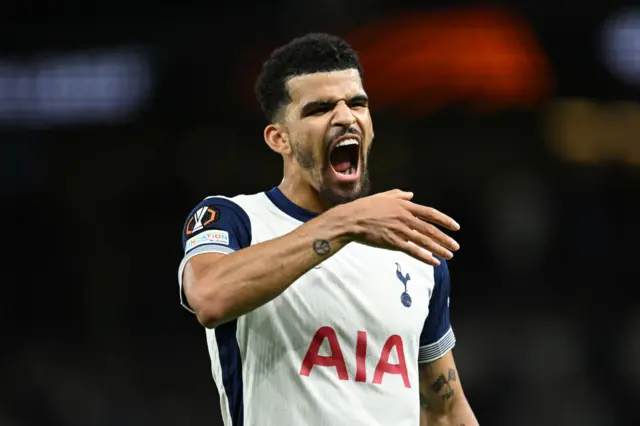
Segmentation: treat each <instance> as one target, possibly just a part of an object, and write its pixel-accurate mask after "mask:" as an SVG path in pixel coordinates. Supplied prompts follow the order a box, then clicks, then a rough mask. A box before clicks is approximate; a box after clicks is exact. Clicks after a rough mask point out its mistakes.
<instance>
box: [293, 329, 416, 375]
mask: <svg viewBox="0 0 640 426" xmlns="http://www.w3.org/2000/svg"><path fill="white" fill-rule="evenodd" d="M325 339H327V340H328V342H329V348H330V349H331V355H330V356H324V355H320V354H319V353H318V351H319V350H320V347H321V346H322V343H323V342H324V340H325ZM394 348H395V350H396V352H397V354H398V364H391V363H390V362H389V357H390V356H391V352H392V350H393V349H394ZM355 355H356V376H355V381H356V382H366V381H367V365H366V359H367V333H366V331H358V336H357V340H356V354H355ZM314 365H317V366H319V367H334V368H335V369H336V372H337V373H338V378H339V379H340V380H349V375H348V374H347V366H346V364H345V362H344V356H343V355H342V349H341V347H340V343H339V342H338V337H337V336H336V332H335V330H334V329H333V328H331V327H328V326H325V327H321V328H320V329H319V330H318V331H316V334H315V335H314V336H313V339H312V340H311V344H310V345H309V349H308V350H307V353H306V355H305V356H304V359H303V360H302V366H301V368H300V375H302V376H309V375H310V374H311V369H312V368H313V366H314ZM385 374H399V375H400V376H401V377H402V381H403V383H404V386H405V387H406V388H411V382H410V381H409V373H408V372H407V363H406V361H405V356H404V346H403V343H402V338H401V337H400V336H398V335H397V334H394V335H393V336H391V337H389V338H388V339H387V341H386V342H385V344H384V346H383V347H382V353H381V354H380V359H379V361H378V365H377V366H376V370H375V371H374V373H373V383H374V384H376V385H380V384H382V379H383V377H384V375H385Z"/></svg>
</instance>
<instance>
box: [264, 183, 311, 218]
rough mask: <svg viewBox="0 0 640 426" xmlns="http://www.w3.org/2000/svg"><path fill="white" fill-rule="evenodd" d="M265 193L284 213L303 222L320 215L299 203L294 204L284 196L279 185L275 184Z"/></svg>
mask: <svg viewBox="0 0 640 426" xmlns="http://www.w3.org/2000/svg"><path fill="white" fill-rule="evenodd" d="M265 195H266V196H267V197H268V198H269V200H271V202H272V203H273V204H274V205H275V206H276V207H277V208H279V209H280V210H282V212H283V213H285V214H287V215H289V216H291V217H292V218H294V219H297V220H299V221H301V222H307V221H309V220H311V219H313V218H314V217H317V216H318V213H316V212H312V211H311V210H307V209H305V208H302V207H300V206H299V205H297V204H294V203H293V202H292V201H290V200H289V199H288V198H287V197H285V196H284V194H283V193H282V191H280V188H278V187H277V186H274V187H273V188H272V189H270V190H269V191H267V192H265Z"/></svg>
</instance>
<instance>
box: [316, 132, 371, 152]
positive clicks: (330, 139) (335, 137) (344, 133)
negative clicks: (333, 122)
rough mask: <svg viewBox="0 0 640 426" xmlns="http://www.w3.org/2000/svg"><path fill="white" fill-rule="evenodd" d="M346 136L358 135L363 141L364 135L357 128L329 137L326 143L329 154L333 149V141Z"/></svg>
mask: <svg viewBox="0 0 640 426" xmlns="http://www.w3.org/2000/svg"><path fill="white" fill-rule="evenodd" d="M345 135H356V136H358V137H359V138H360V140H362V133H360V131H359V130H358V129H356V128H355V127H349V128H347V129H341V130H338V131H337V132H336V133H335V134H333V135H331V136H330V137H328V138H327V140H326V141H325V149H326V151H327V154H328V153H329V148H330V147H331V144H332V143H333V141H335V140H336V139H338V138H341V137H343V136H345Z"/></svg>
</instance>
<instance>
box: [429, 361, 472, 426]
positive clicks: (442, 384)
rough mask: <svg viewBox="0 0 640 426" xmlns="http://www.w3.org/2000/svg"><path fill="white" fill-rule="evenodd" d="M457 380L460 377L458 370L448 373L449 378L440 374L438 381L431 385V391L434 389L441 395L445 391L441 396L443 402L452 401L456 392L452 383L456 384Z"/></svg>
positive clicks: (451, 370)
mask: <svg viewBox="0 0 640 426" xmlns="http://www.w3.org/2000/svg"><path fill="white" fill-rule="evenodd" d="M457 379H458V376H457V374H456V370H454V369H453V368H450V369H449V371H448V372H447V377H445V376H444V374H440V375H439V376H438V377H437V378H436V380H435V381H434V382H433V383H431V389H433V391H434V392H435V393H440V391H441V390H443V389H444V394H443V395H441V396H442V400H443V401H447V400H448V399H451V397H452V396H453V394H454V391H453V389H452V388H451V382H455V381H456V380H457ZM462 426H464V425H462Z"/></svg>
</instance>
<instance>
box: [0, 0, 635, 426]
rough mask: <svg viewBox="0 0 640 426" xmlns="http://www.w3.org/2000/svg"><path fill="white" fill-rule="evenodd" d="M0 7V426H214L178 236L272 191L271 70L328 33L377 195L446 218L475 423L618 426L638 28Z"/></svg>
mask: <svg viewBox="0 0 640 426" xmlns="http://www.w3.org/2000/svg"><path fill="white" fill-rule="evenodd" d="M504 3H505V4H503V5H501V4H500V2H497V3H492V4H487V3H484V4H481V3H476V2H470V1H466V2H464V1H459V2H456V1H446V0H440V1H430V2H417V1H410V0H395V1H386V0H385V1H383V0H351V1H348V2H345V1H341V0H322V1H305V2H303V1H292V0H278V1H276V2H273V3H267V2H264V3H255V4H254V3H251V2H247V1H238V2H231V3H229V2H224V3H220V4H217V5H216V4H215V3H214V2H180V3H166V4H162V3H153V4H150V3H137V2H135V1H127V2H125V1H111V2H81V1H65V2H49V3H44V2H42V3H37V2H22V1H20V2H19V1H15V0H14V1H5V2H3V4H2V10H1V11H0V141H1V143H0V161H1V166H0V173H1V175H2V179H1V180H0V197H1V200H2V209H1V212H2V213H1V219H2V223H3V226H1V227H0V232H2V234H3V243H5V244H6V250H7V253H9V254H8V257H7V258H5V260H6V261H7V263H6V265H5V267H4V268H3V269H4V271H5V272H4V274H5V275H4V280H3V286H2V296H0V297H1V300H2V302H3V304H2V308H1V310H0V312H1V315H2V324H3V328H4V329H6V332H5V334H4V336H3V337H4V338H3V339H2V340H3V343H2V345H1V347H2V351H1V352H0V359H1V364H0V425H2V426H31V425H51V426H57V425H63V426H76V425H77V426H85V425H87V426H89V425H90V426H94V425H95V426H102V425H105V426H106V425H109V426H111V425H121V426H127V425H141V424H149V425H151V424H152V425H157V426H159V425H175V424H179V425H182V426H186V425H202V424H206V425H211V426H214V425H219V424H221V422H220V420H219V418H220V417H219V402H218V399H217V394H216V391H215V385H214V383H213V381H212V379H211V374H210V367H209V358H208V354H207V348H206V344H205V336H204V332H203V330H202V329H201V328H200V326H199V325H198V324H197V322H196V320H195V319H194V318H193V317H192V316H191V314H189V313H188V312H187V311H185V310H184V309H183V308H181V307H180V305H179V303H178V283H177V275H176V274H177V268H178V264H179V262H180V259H181V254H182V253H181V244H180V232H181V229H182V226H183V223H184V220H185V219H186V215H187V214H188V212H189V211H190V210H191V208H193V207H194V206H195V204H196V203H198V202H199V201H200V200H201V199H202V198H204V197H205V196H207V195H211V194H223V195H228V196H233V195H236V194H239V193H253V192H258V191H262V190H265V189H269V188H271V187H272V186H274V185H277V184H278V183H279V182H280V178H281V163H280V159H279V158H278V157H277V156H276V155H275V154H273V153H271V152H270V151H269V150H268V148H267V146H266V145H265V144H264V143H263V141H262V128H263V126H264V124H265V122H264V120H263V118H262V116H261V114H260V111H259V108H258V106H257V103H256V102H255V101H254V99H253V97H252V85H253V80H254V78H255V77H256V75H257V73H258V71H259V67H260V64H261V61H262V60H264V59H265V57H266V55H268V53H269V51H270V50H271V49H272V48H274V47H276V46H278V45H280V44H282V43H284V42H286V41H288V40H289V39H290V38H291V37H293V36H297V35H302V34H304V33H306V32H309V31H327V32H332V33H335V34H338V35H341V36H344V37H346V38H347V39H348V40H350V41H351V42H352V43H353V45H354V47H356V48H357V49H358V50H359V51H360V53H361V57H362V62H363V64H364V66H365V87H366V89H367V90H368V92H369V94H370V97H371V103H372V110H373V115H374V125H375V128H376V142H375V145H374V146H375V149H374V150H373V153H372V159H371V161H372V165H371V167H372V177H373V180H374V188H375V189H376V190H386V189H390V188H394V187H401V188H406V189H411V190H413V191H414V192H416V193H417V194H418V200H419V201H420V202H423V203H425V204H428V205H431V206H434V207H437V208H438V209H440V210H442V211H444V212H446V213H448V214H450V215H451V216H453V217H454V218H456V219H457V220H458V221H459V222H460V223H461V225H462V229H461V231H460V232H459V233H458V234H457V235H456V238H457V240H458V241H459V242H460V243H461V246H462V250H461V251H460V252H459V254H458V255H457V256H456V258H455V260H453V261H451V262H450V269H451V274H452V280H453V289H452V303H451V311H452V313H451V315H452V321H453V325H454V329H455V331H456V334H457V337H458V345H457V348H456V350H455V354H456V358H457V360H458V365H459V369H460V373H461V377H462V379H463V383H464V386H465V389H466V393H467V395H468V398H469V399H470V401H471V403H472V406H473V408H474V410H475V411H476V413H477V416H478V418H479V419H480V420H481V423H482V424H484V425H522V426H530V425H531V426H533V425H580V426H591V425H594V426H595V425H598V426H600V425H602V426H609V425H611V426H617V425H638V424H640V414H639V412H638V402H640V397H639V395H640V362H639V361H640V314H639V313H638V305H639V303H638V299H637V298H635V297H633V294H634V293H633V290H634V287H635V285H637V284H639V283H640V281H639V280H638V276H637V269H636V263H635V262H637V259H638V250H637V249H636V244H635V243H636V240H637V238H638V237H640V226H639V225H638V222H639V221H638V217H640V208H639V207H638V205H639V204H640V203H639V199H640V178H639V175H640V173H639V170H640V167H639V166H640V103H638V101H639V100H640V7H638V6H636V7H634V6H633V4H632V3H625V2H624V1H621V0H609V1H606V2H605V1H603V0H597V1H596V0H581V1H578V0H566V1H556V2H550V1H532V0H514V1H512V2H504Z"/></svg>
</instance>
